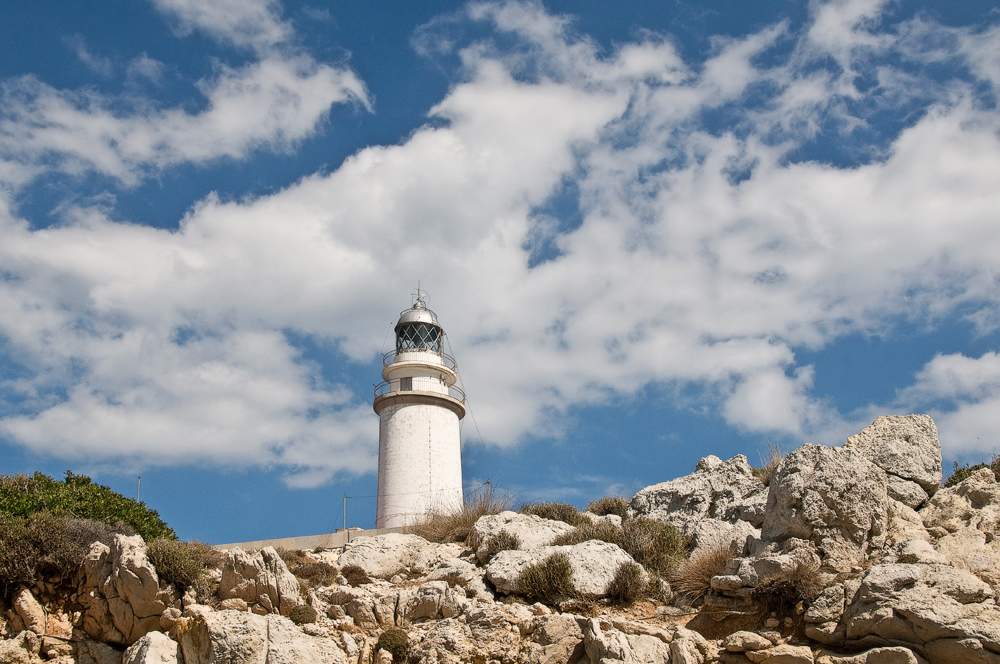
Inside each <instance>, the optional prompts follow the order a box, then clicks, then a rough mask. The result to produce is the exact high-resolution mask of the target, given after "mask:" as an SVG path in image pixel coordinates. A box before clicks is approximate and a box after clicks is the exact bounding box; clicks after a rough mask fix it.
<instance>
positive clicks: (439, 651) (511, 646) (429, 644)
mask: <svg viewBox="0 0 1000 664" xmlns="http://www.w3.org/2000/svg"><path fill="white" fill-rule="evenodd" d="M513 611H514V609H513V608H512V607H505V606H500V605H488V606H485V607H480V608H478V609H476V610H474V611H470V612H469V613H468V614H467V615H466V616H465V621H464V622H460V621H459V620H457V619H455V618H446V619H444V620H440V621H438V622H436V623H433V625H432V627H431V628H430V629H429V630H428V631H427V632H424V633H423V634H421V635H419V639H418V640H416V641H414V642H411V645H410V654H409V657H408V662H410V663H411V664H482V663H483V662H493V663H496V662H499V663H500V664H515V663H516V662H517V661H518V660H517V656H518V653H519V652H520V644H521V639H520V634H519V632H518V630H517V629H516V625H518V624H520V623H521V622H522V621H523V620H525V619H529V618H528V617H527V616H517V615H515V614H514V613H513ZM525 613H527V612H525ZM529 615H530V614H529ZM418 634H419V633H418Z"/></svg>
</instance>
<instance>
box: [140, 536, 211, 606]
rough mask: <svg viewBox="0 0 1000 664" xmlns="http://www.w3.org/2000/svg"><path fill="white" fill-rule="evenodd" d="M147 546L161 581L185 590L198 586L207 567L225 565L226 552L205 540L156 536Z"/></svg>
mask: <svg viewBox="0 0 1000 664" xmlns="http://www.w3.org/2000/svg"><path fill="white" fill-rule="evenodd" d="M146 547H147V548H146V557H147V558H149V562H151V563H152V564H153V567H155V568H156V574H157V576H159V577H160V583H161V584H168V583H172V584H174V585H175V586H176V587H177V589H178V590H179V591H180V592H182V593H183V592H184V591H185V590H187V589H188V588H189V587H191V586H193V585H195V584H196V583H197V582H198V580H199V579H201V577H202V576H203V575H204V574H205V570H207V569H209V568H213V567H219V566H220V565H222V560H223V554H222V553H221V552H219V551H217V550H216V549H214V548H212V547H211V546H209V545H208V544H204V543H202V542H197V541H193V540H192V541H190V542H181V541H178V540H168V539H155V540H153V541H152V542H149V543H148V544H147V545H146Z"/></svg>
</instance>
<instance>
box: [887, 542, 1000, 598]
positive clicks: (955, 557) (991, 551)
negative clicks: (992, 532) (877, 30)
mask: <svg viewBox="0 0 1000 664" xmlns="http://www.w3.org/2000/svg"><path fill="white" fill-rule="evenodd" d="M935 547H936V548H937V554H938V556H939V557H940V558H941V560H940V561H939V562H944V563H951V564H952V565H954V566H955V567H960V568H962V569H964V570H966V571H968V572H972V573H973V574H975V575H976V576H978V577H979V578H980V579H982V580H983V581H986V582H987V583H989V584H991V585H993V586H994V587H996V586H1000V541H998V540H995V539H992V538H991V539H990V541H989V542H987V533H984V532H983V531H981V530H977V529H975V528H963V529H962V530H959V531H957V532H954V533H950V534H948V535H945V536H944V537H942V538H941V539H939V540H938V541H937V543H936V544H935ZM900 562H905V561H902V560H901V561H900Z"/></svg>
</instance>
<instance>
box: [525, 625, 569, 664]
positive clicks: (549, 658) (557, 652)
mask: <svg viewBox="0 0 1000 664" xmlns="http://www.w3.org/2000/svg"><path fill="white" fill-rule="evenodd" d="M579 623H580V621H579V620H578V619H577V617H576V616H572V615H569V614H565V613H563V614H556V615H545V616H538V617H537V618H534V619H532V620H530V621H529V622H527V623H525V624H524V625H523V626H522V627H521V629H522V632H523V633H524V635H525V636H527V637H528V640H527V641H526V642H525V643H524V644H523V645H522V646H521V654H520V656H519V659H520V660H521V661H522V662H524V664H564V663H570V662H577V661H579V660H580V659H583V658H584V657H586V650H585V648H584V646H583V630H582V629H581V628H580V624H579Z"/></svg>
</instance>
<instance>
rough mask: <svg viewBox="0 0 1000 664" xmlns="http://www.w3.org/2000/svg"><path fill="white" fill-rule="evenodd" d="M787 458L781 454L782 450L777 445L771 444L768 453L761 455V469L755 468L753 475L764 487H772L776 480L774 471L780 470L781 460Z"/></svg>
mask: <svg viewBox="0 0 1000 664" xmlns="http://www.w3.org/2000/svg"><path fill="white" fill-rule="evenodd" d="M783 458H785V455H784V454H782V453H781V448H780V447H778V445H777V443H771V444H770V445H768V448H767V452H766V453H764V454H761V455H760V463H761V467H760V468H753V469H752V471H753V475H754V477H756V478H757V479H759V480H760V481H761V482H763V483H764V486H770V485H771V480H772V479H773V478H774V471H775V470H777V469H778V466H779V465H780V464H781V460H782V459H783Z"/></svg>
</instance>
